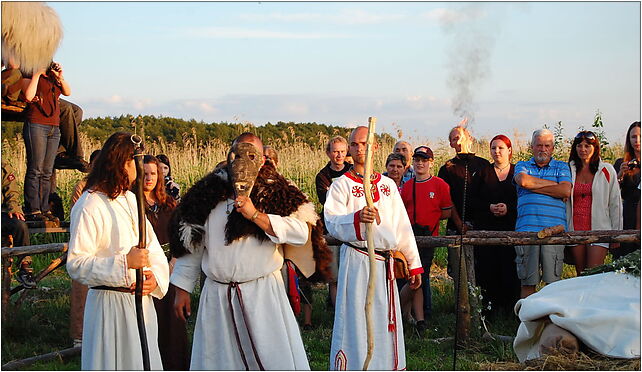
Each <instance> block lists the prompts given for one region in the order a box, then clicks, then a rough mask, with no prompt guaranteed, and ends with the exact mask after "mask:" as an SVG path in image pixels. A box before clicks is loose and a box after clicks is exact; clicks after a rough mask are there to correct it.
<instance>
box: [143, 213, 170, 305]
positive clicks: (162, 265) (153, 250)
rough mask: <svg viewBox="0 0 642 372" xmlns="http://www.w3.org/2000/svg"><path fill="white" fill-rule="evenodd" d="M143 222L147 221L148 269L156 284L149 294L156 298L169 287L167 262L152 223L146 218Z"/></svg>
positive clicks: (160, 296)
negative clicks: (152, 274)
mask: <svg viewBox="0 0 642 372" xmlns="http://www.w3.org/2000/svg"><path fill="white" fill-rule="evenodd" d="M145 222H146V223H147V249H148V250H149V265H150V270H151V271H152V273H154V277H156V283H157V284H158V287H156V289H154V291H152V293H151V295H152V296H153V297H156V298H163V296H165V294H166V293H167V288H168V287H169V264H168V263H167V257H166V256H165V252H163V248H161V246H160V243H159V242H158V238H157V237H156V234H155V233H154V228H153V227H152V224H151V223H149V220H148V219H145Z"/></svg>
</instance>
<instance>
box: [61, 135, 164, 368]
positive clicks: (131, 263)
mask: <svg viewBox="0 0 642 372" xmlns="http://www.w3.org/2000/svg"><path fill="white" fill-rule="evenodd" d="M133 155H134V143H133V141H132V135H131V133H124V132H119V133H114V134H113V135H111V136H110V137H109V138H108V139H107V141H106V142H105V145H104V146H103V148H102V150H101V152H100V154H99V155H98V158H97V159H96V162H95V164H94V165H93V166H92V169H91V172H90V173H89V176H88V178H87V184H86V185H85V188H84V192H83V193H82V195H81V196H80V198H79V199H78V201H77V202H76V204H75V205H74V207H73V208H72V210H71V229H70V232H71V236H70V240H69V253H68V255H67V271H68V272H69V276H71V278H72V279H73V280H77V281H79V282H80V283H82V284H84V285H87V286H89V292H88V293H87V300H86V304H85V314H84V322H83V323H84V324H83V338H82V339H83V344H82V358H81V367H82V369H85V370H140V369H141V368H142V366H143V358H142V353H141V345H140V339H139V335H138V326H137V322H136V305H135V302H134V295H133V292H134V288H135V284H136V283H135V282H136V274H135V269H143V276H144V278H145V279H144V282H143V312H144V318H145V328H146V333H147V342H148V346H149V355H150V362H151V368H152V369H153V370H158V369H162V368H163V366H162V362H161V358H160V353H159V351H158V342H157V333H158V332H157V324H156V311H155V310H154V306H153V302H152V296H153V297H156V298H162V297H163V296H164V295H165V293H166V292H167V286H168V284H169V269H168V265H167V259H166V258H165V255H164V254H163V250H162V249H161V247H160V244H159V243H158V239H156V234H154V230H153V229H152V226H151V224H150V223H149V222H148V221H146V223H147V241H146V245H145V246H146V248H147V249H138V248H137V247H136V246H137V245H138V215H137V206H136V197H135V196H134V194H133V193H132V192H131V191H129V189H130V186H131V184H132V183H133V181H134V180H135V179H136V166H135V164H134V160H133Z"/></svg>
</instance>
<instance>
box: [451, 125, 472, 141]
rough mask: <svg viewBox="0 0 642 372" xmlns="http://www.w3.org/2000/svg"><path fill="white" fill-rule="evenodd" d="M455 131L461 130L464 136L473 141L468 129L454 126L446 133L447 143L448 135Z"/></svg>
mask: <svg viewBox="0 0 642 372" xmlns="http://www.w3.org/2000/svg"><path fill="white" fill-rule="evenodd" d="M455 129H457V130H461V131H462V132H463V133H464V135H465V136H467V137H468V138H470V139H473V136H472V134H470V131H469V130H468V128H466V127H464V126H463V125H456V126H454V127H453V128H452V129H451V130H450V132H448V140H449V141H450V135H451V133H452V132H453V131H454V130H455Z"/></svg>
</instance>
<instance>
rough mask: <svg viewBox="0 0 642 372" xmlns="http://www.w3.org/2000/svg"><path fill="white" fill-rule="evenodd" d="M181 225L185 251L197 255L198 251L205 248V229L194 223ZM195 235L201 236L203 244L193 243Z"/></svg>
mask: <svg viewBox="0 0 642 372" xmlns="http://www.w3.org/2000/svg"><path fill="white" fill-rule="evenodd" d="M180 225H181V226H180V228H179V230H178V231H180V233H181V241H182V242H183V246H184V247H185V249H187V251H188V252H189V253H196V251H198V250H200V249H201V248H203V238H202V237H203V235H204V234H205V228H204V227H203V226H201V225H197V224H194V223H185V222H181V223H180ZM193 234H200V235H201V243H198V244H196V242H193V241H192V236H193Z"/></svg>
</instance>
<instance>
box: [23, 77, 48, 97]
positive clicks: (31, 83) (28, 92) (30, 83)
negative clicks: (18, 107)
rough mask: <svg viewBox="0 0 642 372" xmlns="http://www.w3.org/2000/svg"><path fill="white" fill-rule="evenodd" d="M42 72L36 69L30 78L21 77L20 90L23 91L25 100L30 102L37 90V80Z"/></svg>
mask: <svg viewBox="0 0 642 372" xmlns="http://www.w3.org/2000/svg"><path fill="white" fill-rule="evenodd" d="M42 73H43V71H38V72H36V73H34V74H33V76H32V77H31V79H22V91H23V92H24V95H25V100H26V101H27V102H31V101H32V100H33V98H34V97H35V96H36V92H37V91H38V80H40V75H42Z"/></svg>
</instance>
